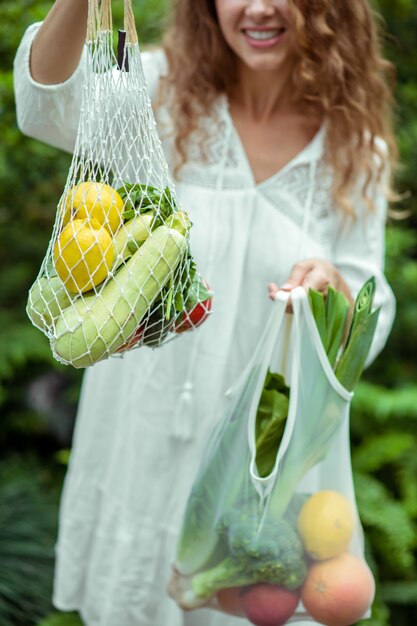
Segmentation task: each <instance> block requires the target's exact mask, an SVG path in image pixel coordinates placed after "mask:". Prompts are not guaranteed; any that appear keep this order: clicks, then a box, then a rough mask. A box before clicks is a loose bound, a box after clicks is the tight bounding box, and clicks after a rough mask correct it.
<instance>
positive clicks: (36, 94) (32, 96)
mask: <svg viewBox="0 0 417 626" xmlns="http://www.w3.org/2000/svg"><path fill="white" fill-rule="evenodd" d="M40 26H41V23H40V22H39V23H36V24H32V26H30V27H29V28H28V29H27V31H26V32H25V34H24V36H23V38H22V41H21V43H20V46H19V48H18V50H17V52H16V57H15V60H14V74H13V78H14V91H15V101H16V115H17V124H18V127H19V129H20V131H21V132H22V133H23V134H25V135H27V136H29V137H33V138H34V139H38V140H39V141H43V142H44V143H47V144H49V145H51V146H54V147H56V148H61V149H62V150H65V151H67V152H72V151H73V149H74V145H75V140H76V136H77V129H78V122H79V118H80V111H81V93H82V89H81V85H82V83H83V80H84V75H85V63H86V49H85V48H84V50H83V53H82V56H81V60H80V63H79V65H78V67H77V69H76V70H75V72H74V74H73V75H72V76H70V78H69V79H68V80H66V81H65V82H63V83H60V84H57V85H43V84H41V83H38V82H36V81H35V80H33V78H32V76H31V74H30V64H29V60H30V51H31V47H32V42H33V40H34V38H35V35H36V33H37V32H38V30H39V28H40ZM141 58H142V66H143V70H144V73H145V78H146V82H147V89H148V93H149V96H150V98H151V99H153V98H155V96H156V92H157V87H158V83H159V77H160V76H161V75H162V74H163V73H164V72H165V71H166V59H165V55H164V54H163V52H162V51H161V50H157V51H152V52H151V51H148V52H143V53H142V54H141Z"/></svg>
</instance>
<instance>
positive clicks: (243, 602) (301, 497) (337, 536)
mask: <svg viewBox="0 0 417 626" xmlns="http://www.w3.org/2000/svg"><path fill="white" fill-rule="evenodd" d="M287 298H288V296H286V295H284V294H283V293H282V292H280V293H279V299H278V301H277V304H276V310H274V311H273V312H272V314H271V317H270V319H269V322H268V324H267V326H266V329H265V331H264V334H263V336H262V338H261V340H260V343H259V345H258V348H257V350H256V352H255V354H254V356H253V358H252V360H251V362H250V364H249V366H248V367H247V369H246V370H245V372H244V373H243V374H242V376H241V378H240V379H239V381H238V382H237V384H236V385H235V387H234V388H232V389H231V390H230V391H229V393H228V395H229V406H228V408H227V410H226V412H225V415H224V416H223V418H222V419H221V420H220V421H219V423H218V425H217V426H216V428H215V430H214V432H213V434H212V436H211V438H210V440H209V442H208V445H207V448H206V451H205V455H204V458H203V459H202V462H201V466H200V469H199V471H198V474H197V476H196V479H195V481H194V484H193V487H192V490H191V493H190V496H189V499H188V502H187V507H186V511H185V514H184V518H183V523H182V528H181V532H180V536H179V541H178V546H177V554H176V562H175V566H174V568H173V574H172V577H171V580H170V583H169V589H168V590H169V593H170V595H171V596H172V597H173V598H174V599H175V600H176V601H177V603H178V604H179V605H180V606H181V607H182V608H184V609H186V610H192V609H195V608H199V607H202V606H208V607H211V608H213V609H216V610H220V611H223V612H225V613H230V614H233V615H236V616H239V617H242V618H246V619H248V620H249V621H251V622H252V623H254V624H257V625H258V626H280V625H281V624H286V623H291V622H296V621H299V620H300V619H301V620H310V619H311V620H315V621H317V622H319V623H323V624H328V625H331V626H348V625H349V624H353V623H354V622H356V621H357V620H359V619H361V618H362V617H365V616H368V615H369V609H370V606H371V603H372V600H373V594H374V581H373V577H372V574H371V572H370V569H369V567H368V566H367V564H366V561H365V558H364V545H363V531H362V527H361V523H360V520H359V516H358V512H357V508H356V503H355V494H354V487H353V481H352V470H351V460H350V448H349V409H350V403H351V398H352V392H349V391H347V390H346V389H345V388H344V387H343V386H342V385H341V384H340V382H339V381H338V379H337V378H336V376H335V373H334V371H333V369H332V367H331V366H330V364H329V362H328V360H327V356H326V352H325V350H324V348H323V344H322V342H321V339H320V336H319V333H318V330H317V326H316V323H315V319H314V317H313V315H312V311H311V308H310V304H309V301H308V297H307V295H306V294H305V292H304V290H303V289H302V288H297V289H295V290H293V291H292V292H291V302H292V307H293V315H292V316H286V315H285V310H286V305H287ZM271 374H272V375H274V376H276V378H275V380H276V381H278V384H279V386H280V388H282V390H283V393H282V401H283V403H284V404H286V406H285V407H284V408H283V411H284V412H285V414H286V415H287V417H286V422H285V427H284V430H283V434H282V438H281V442H280V445H279V447H278V450H277V452H276V453H275V456H274V459H273V462H272V464H271V466H270V467H269V469H268V471H267V472H262V473H260V472H259V469H258V459H257V456H256V445H257V441H259V440H258V439H257V433H256V423H257V415H258V410H259V407H260V406H261V404H260V399H261V393H262V392H263V389H264V383H265V380H266V379H267V376H270V375H271ZM283 381H287V382H288V385H289V386H288V387H286V385H285V384H284V382H283Z"/></svg>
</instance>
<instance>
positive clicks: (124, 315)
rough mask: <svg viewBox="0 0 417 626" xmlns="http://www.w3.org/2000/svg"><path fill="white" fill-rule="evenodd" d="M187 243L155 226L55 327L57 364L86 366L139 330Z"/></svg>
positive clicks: (105, 354)
mask: <svg viewBox="0 0 417 626" xmlns="http://www.w3.org/2000/svg"><path fill="white" fill-rule="evenodd" d="M186 248H187V239H186V237H184V236H183V235H181V234H180V233H179V232H178V231H177V230H175V229H172V228H167V227H166V226H165V225H163V226H159V227H158V228H156V229H155V230H154V231H153V232H152V236H151V237H148V239H147V240H146V241H145V242H144V243H143V244H142V246H141V247H140V248H139V250H138V251H137V252H135V253H134V254H133V256H132V257H131V258H130V259H129V260H128V261H127V262H126V264H125V265H124V266H123V267H122V268H121V269H120V270H119V271H118V272H117V273H116V274H115V275H114V276H113V277H112V278H111V279H110V280H109V281H108V282H107V283H106V284H105V285H103V287H102V289H101V290H100V291H99V292H98V293H97V294H94V295H90V296H86V297H84V298H80V299H79V300H77V301H76V302H74V303H73V306H71V307H69V308H68V309H66V310H65V311H64V312H63V314H62V315H61V317H60V318H59V320H58V321H57V324H56V336H55V339H54V340H53V341H52V342H51V346H52V350H53V352H54V354H55V356H56V357H57V358H58V360H59V361H61V362H63V363H66V364H68V365H73V366H74V367H76V368H81V367H87V366H89V365H93V364H94V363H97V361H101V360H103V359H106V358H107V357H109V356H110V355H111V354H113V353H114V352H115V351H116V350H117V349H118V348H120V346H122V345H123V344H124V343H125V342H126V341H127V339H129V337H130V336H131V335H132V333H133V332H134V330H135V329H136V328H137V327H138V325H139V323H140V322H141V320H142V318H143V317H144V316H145V314H146V313H147V311H149V309H150V307H151V305H152V303H153V302H154V300H155V299H156V298H157V296H158V295H159V294H160V292H161V291H162V289H163V287H164V286H165V285H166V283H167V282H168V280H169V279H170V277H171V276H172V274H173V272H174V271H175V269H176V268H177V266H178V264H179V263H180V261H181V259H182V257H183V255H184V254H185V252H186Z"/></svg>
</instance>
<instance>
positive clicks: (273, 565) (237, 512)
mask: <svg viewBox="0 0 417 626" xmlns="http://www.w3.org/2000/svg"><path fill="white" fill-rule="evenodd" d="M218 531H219V533H220V534H222V535H223V536H224V537H225V538H226V539H227V545H228V550H229V554H228V556H227V557H226V558H225V559H224V560H223V561H221V562H220V563H219V564H217V565H216V566H215V567H212V568H210V569H208V570H206V571H202V572H200V573H198V574H196V575H195V576H194V577H193V580H192V588H193V591H194V593H195V594H196V595H197V596H199V597H203V598H205V597H210V596H212V595H213V594H214V593H216V592H217V591H219V590H220V589H224V588H225V587H240V586H245V585H252V584H254V583H258V582H264V583H271V584H275V585H282V586H283V587H285V588H286V589H289V590H290V591H292V590H294V589H297V588H298V587H301V585H302V584H303V582H304V580H305V578H306V575H307V566H306V563H305V560H304V553H303V547H302V544H301V541H300V539H299V537H298V535H297V533H296V532H295V531H294V530H293V529H292V528H291V526H290V525H289V524H288V522H286V521H285V520H284V519H279V520H268V519H266V520H263V521H261V519H260V517H259V515H258V514H256V513H254V512H250V513H246V512H245V511H244V510H242V509H234V510H231V511H229V512H228V513H227V514H226V515H225V516H223V518H222V519H221V521H220V523H219V525H218Z"/></svg>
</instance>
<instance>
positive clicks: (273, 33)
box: [246, 29, 282, 41]
mask: <svg viewBox="0 0 417 626" xmlns="http://www.w3.org/2000/svg"><path fill="white" fill-rule="evenodd" d="M281 32H282V29H280V30H247V31H246V34H247V35H248V37H250V38H251V39H258V40H262V41H263V40H266V39H273V38H274V37H277V36H278V35H279V34H280V33H281Z"/></svg>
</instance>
